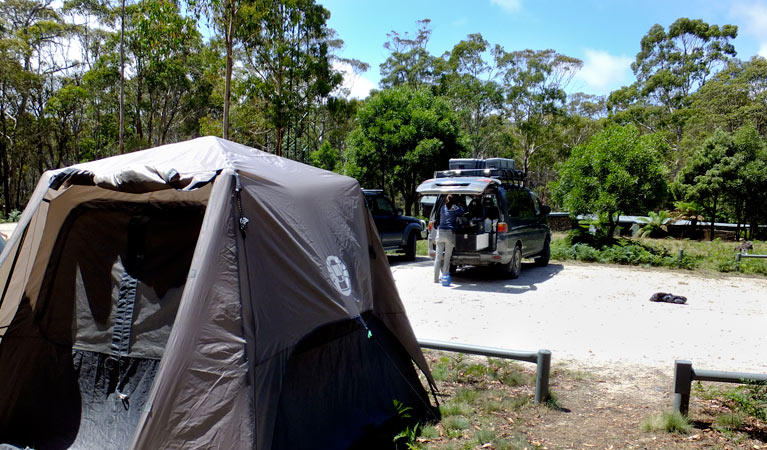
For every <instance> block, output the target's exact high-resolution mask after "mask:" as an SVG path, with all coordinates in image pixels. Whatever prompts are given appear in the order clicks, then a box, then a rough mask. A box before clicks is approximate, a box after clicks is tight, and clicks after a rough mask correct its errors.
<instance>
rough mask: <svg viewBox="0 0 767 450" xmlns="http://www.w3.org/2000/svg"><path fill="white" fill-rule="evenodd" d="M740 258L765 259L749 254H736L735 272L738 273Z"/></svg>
mask: <svg viewBox="0 0 767 450" xmlns="http://www.w3.org/2000/svg"><path fill="white" fill-rule="evenodd" d="M742 258H765V259H767V255H752V254H750V253H738V254H736V255H735V270H736V271H738V272H739V271H740V260H741V259H742Z"/></svg>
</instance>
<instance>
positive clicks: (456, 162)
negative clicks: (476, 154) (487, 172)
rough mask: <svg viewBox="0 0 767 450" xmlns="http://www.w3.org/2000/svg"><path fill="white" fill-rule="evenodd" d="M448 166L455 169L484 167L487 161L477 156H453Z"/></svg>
mask: <svg viewBox="0 0 767 450" xmlns="http://www.w3.org/2000/svg"><path fill="white" fill-rule="evenodd" d="M448 168H449V169H450V170H453V169H484V168H485V161H484V160H483V159H476V158H451V159H450V161H449V162H448Z"/></svg>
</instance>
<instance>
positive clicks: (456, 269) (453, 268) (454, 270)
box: [450, 264, 458, 277]
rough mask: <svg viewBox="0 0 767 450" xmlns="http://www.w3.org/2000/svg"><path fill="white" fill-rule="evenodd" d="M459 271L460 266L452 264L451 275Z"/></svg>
mask: <svg viewBox="0 0 767 450" xmlns="http://www.w3.org/2000/svg"><path fill="white" fill-rule="evenodd" d="M457 271H458V266H457V265H456V264H450V276H451V277H452V276H454V275H455V273H456V272H457Z"/></svg>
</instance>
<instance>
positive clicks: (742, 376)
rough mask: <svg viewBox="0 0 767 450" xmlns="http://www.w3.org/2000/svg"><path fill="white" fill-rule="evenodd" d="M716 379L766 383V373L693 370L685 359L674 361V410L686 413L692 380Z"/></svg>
mask: <svg viewBox="0 0 767 450" xmlns="http://www.w3.org/2000/svg"><path fill="white" fill-rule="evenodd" d="M695 380H699V381H718V382H720V383H739V384H742V383H747V382H753V383H767V375H764V374H758V373H742V372H720V371H717V370H694V369H693V368H692V363H691V362H690V361H687V360H679V359H678V360H676V361H675V362H674V411H679V412H680V413H682V414H684V415H687V412H688V411H689V409H690V391H691V388H692V382H693V381H695Z"/></svg>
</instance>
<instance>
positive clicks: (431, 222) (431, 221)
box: [429, 220, 434, 231]
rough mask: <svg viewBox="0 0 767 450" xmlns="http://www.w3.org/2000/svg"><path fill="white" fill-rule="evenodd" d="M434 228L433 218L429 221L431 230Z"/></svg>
mask: <svg viewBox="0 0 767 450" xmlns="http://www.w3.org/2000/svg"><path fill="white" fill-rule="evenodd" d="M433 229H434V221H433V220H430V221H429V231H431V230H433Z"/></svg>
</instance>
